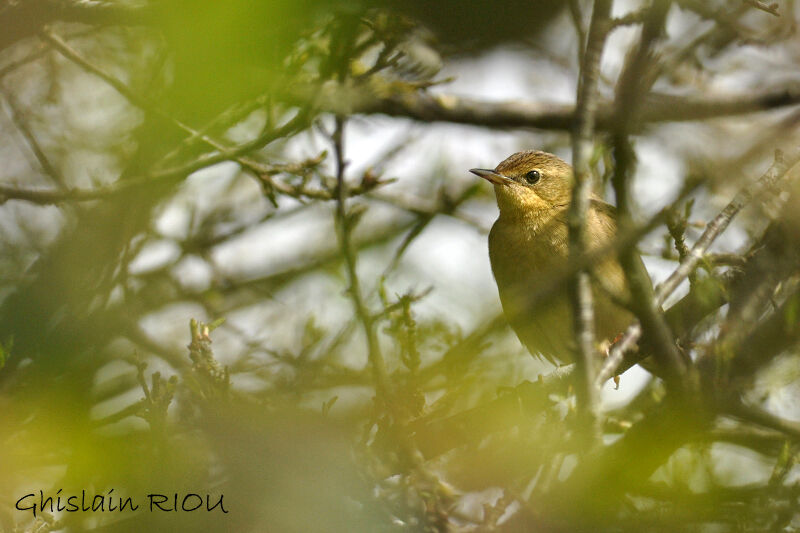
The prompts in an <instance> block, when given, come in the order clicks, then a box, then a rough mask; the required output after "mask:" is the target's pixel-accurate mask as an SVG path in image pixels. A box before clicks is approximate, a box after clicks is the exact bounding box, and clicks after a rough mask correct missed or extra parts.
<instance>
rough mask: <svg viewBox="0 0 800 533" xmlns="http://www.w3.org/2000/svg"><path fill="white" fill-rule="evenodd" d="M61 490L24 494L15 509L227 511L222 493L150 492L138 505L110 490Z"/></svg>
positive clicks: (55, 510) (127, 497) (32, 510)
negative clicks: (53, 492) (78, 492)
mask: <svg viewBox="0 0 800 533" xmlns="http://www.w3.org/2000/svg"><path fill="white" fill-rule="evenodd" d="M62 490H63V489H58V491H57V492H56V493H55V494H53V495H51V496H45V494H44V491H42V490H40V491H39V494H35V493H30V494H26V495H25V496H23V497H21V498H20V499H18V500H17V504H16V508H17V510H19V511H30V512H32V513H33V516H34V517H35V516H36V515H37V514H38V513H41V512H42V511H46V512H49V513H56V512H58V513H61V512H67V513H75V512H79V511H82V512H84V513H88V512H92V513H106V512H115V511H116V512H123V511H138V510H139V508H140V505H141V504H144V506H145V507H144V510H147V511H150V512H151V513H153V512H192V511H206V512H212V511H216V512H222V513H226V514H227V513H228V510H227V509H226V508H225V504H224V502H223V497H224V495H223V494H219V495H215V496H211V495H210V494H204V495H200V494H195V493H193V492H190V493H188V494H178V493H171V494H158V493H152V494H147V495H146V496H145V499H144V500H143V501H142V502H141V504H140V503H137V502H135V501H134V500H133V498H132V497H130V496H126V497H122V496H117V495H115V494H113V493H114V489H111V490H109V491H108V492H107V493H105V494H95V495H91V494H86V491H85V490H82V491H81V493H80V494H71V495H66V494H63V493H62Z"/></svg>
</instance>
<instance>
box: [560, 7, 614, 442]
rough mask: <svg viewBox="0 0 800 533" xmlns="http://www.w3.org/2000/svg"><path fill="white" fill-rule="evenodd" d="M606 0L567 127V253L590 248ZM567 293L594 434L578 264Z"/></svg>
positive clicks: (581, 394) (590, 313) (588, 300)
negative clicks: (570, 175) (571, 181)
mask: <svg viewBox="0 0 800 533" xmlns="http://www.w3.org/2000/svg"><path fill="white" fill-rule="evenodd" d="M610 14H611V0H596V1H595V3H594V8H593V10H592V20H591V23H590V25H589V36H588V37H587V42H586V51H585V52H584V54H583V64H582V65H581V71H580V79H579V81H578V95H577V103H576V109H575V129H574V130H573V132H572V158H573V168H574V171H575V186H574V188H573V190H572V201H571V203H570V206H569V210H568V213H567V222H568V225H569V256H570V258H571V259H574V258H576V257H580V256H581V255H583V254H584V253H585V250H588V249H589V248H590V243H589V236H588V231H587V228H586V214H587V213H588V211H589V198H590V196H591V194H592V177H591V171H590V169H589V158H590V157H591V151H592V141H593V136H594V129H595V113H596V111H597V103H598V97H597V80H598V77H599V75H600V59H601V58H602V55H603V48H604V47H605V43H606V37H607V36H608V19H609V17H610ZM569 294H570V300H571V303H572V312H573V317H572V318H573V320H572V323H573V326H574V331H575V333H576V338H577V340H578V359H577V371H578V375H579V380H580V382H579V384H578V388H577V401H578V406H579V408H580V409H582V410H583V414H584V416H585V417H586V424H587V428H590V435H591V436H592V437H593V438H594V439H595V440H596V439H597V438H598V437H599V430H600V426H599V423H598V420H599V417H598V412H597V409H598V408H599V403H600V402H599V401H598V400H599V392H600V390H599V388H598V387H595V384H594V381H595V375H596V374H597V364H596V360H597V349H596V347H595V345H594V307H593V303H592V288H591V284H590V279H589V273H588V272H587V271H585V270H581V271H579V272H578V273H577V275H576V276H575V277H574V278H573V279H571V280H570V283H569Z"/></svg>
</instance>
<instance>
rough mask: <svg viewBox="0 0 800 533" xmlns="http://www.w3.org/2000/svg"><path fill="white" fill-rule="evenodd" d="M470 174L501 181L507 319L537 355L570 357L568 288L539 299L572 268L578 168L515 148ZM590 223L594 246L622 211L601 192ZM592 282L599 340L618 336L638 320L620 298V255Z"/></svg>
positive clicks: (495, 253) (497, 244) (500, 264)
mask: <svg viewBox="0 0 800 533" xmlns="http://www.w3.org/2000/svg"><path fill="white" fill-rule="evenodd" d="M470 172H472V173H473V174H476V175H478V176H480V177H481V178H484V179H486V180H487V181H489V182H490V183H492V184H493V185H494V191H495V195H496V197H497V205H498V207H499V208H500V217H499V218H498V219H497V221H496V222H495V223H494V225H493V226H492V230H491V232H490V233H489V259H490V260H491V263H492V272H493V273H494V277H495V280H496V281H497V289H498V291H499V293H500V301H501V303H502V304H503V311H504V313H505V315H506V318H507V319H508V321H509V323H510V324H511V326H512V327H513V328H514V331H515V332H516V333H517V336H518V337H519V338H520V340H521V341H522V343H523V344H525V346H526V347H527V348H528V350H529V351H530V352H531V353H532V354H533V355H541V356H543V357H544V358H546V359H547V360H548V361H550V362H551V363H557V362H562V363H565V362H570V361H571V360H572V359H573V353H574V350H575V346H576V344H575V342H574V340H573V339H574V335H573V328H572V314H571V310H570V305H569V297H568V294H567V288H566V286H564V287H563V288H559V289H557V290H554V291H553V292H552V293H550V294H549V295H545V296H544V298H543V299H541V298H540V299H539V301H538V302H531V300H532V299H533V295H534V294H539V295H541V293H542V290H543V289H546V287H545V286H543V284H546V283H549V282H551V281H552V280H553V276H554V275H556V274H557V273H558V272H559V271H560V270H563V269H564V268H565V267H566V266H567V262H568V254H569V249H568V248H569V245H568V227H567V209H568V208H569V204H570V200H571V198H572V185H573V182H574V176H573V172H572V167H571V166H570V165H569V164H567V163H565V162H564V161H563V160H561V159H559V158H558V157H556V156H554V155H553V154H549V153H547V152H539V151H526V152H518V153H516V154H513V155H512V156H510V157H508V158H507V159H506V160H504V161H503V162H501V163H500V164H499V165H497V168H495V169H494V170H487V169H482V168H473V169H472V170H470ZM586 223H587V230H588V235H589V243H590V249H596V248H599V247H602V246H603V245H605V244H608V243H609V242H610V241H611V240H612V239H613V238H614V236H615V234H616V227H617V224H616V211H615V209H614V207H613V206H611V205H609V204H607V203H605V202H603V201H602V200H601V199H599V198H597V197H595V196H593V197H592V199H591V202H590V207H589V212H588V214H587V221H586ZM641 267H642V268H643V269H644V264H642V265H641ZM592 288H593V291H592V292H593V296H594V310H595V332H596V336H597V339H598V341H603V340H604V339H605V340H606V341H608V340H611V339H614V338H615V337H616V336H617V335H619V334H621V333H622V332H623V331H625V329H626V328H627V327H628V326H629V325H630V324H631V323H632V322H633V320H634V317H633V315H632V314H631V313H630V312H629V311H628V310H627V309H625V308H623V307H620V306H619V305H617V304H616V303H615V298H614V297H612V295H614V296H616V297H617V298H621V299H625V298H627V297H628V289H627V287H626V284H625V276H624V273H623V271H622V267H620V265H619V263H618V262H617V261H616V258H611V257H610V258H608V259H605V260H603V261H600V262H598V263H597V264H596V265H594V266H593V267H592ZM617 301H618V300H617Z"/></svg>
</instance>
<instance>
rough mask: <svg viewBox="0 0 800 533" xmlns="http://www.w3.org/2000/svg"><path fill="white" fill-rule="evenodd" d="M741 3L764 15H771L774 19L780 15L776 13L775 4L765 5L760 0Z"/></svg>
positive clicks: (743, 0) (745, 0) (747, 0)
mask: <svg viewBox="0 0 800 533" xmlns="http://www.w3.org/2000/svg"><path fill="white" fill-rule="evenodd" d="M742 2H744V3H745V4H749V5H751V6H753V7H754V8H756V9H760V10H761V11H764V12H765V13H769V14H770V15H773V16H775V17H780V16H781V14H780V13H779V12H778V4H777V3H773V4H766V3H764V2H761V1H760V0H742Z"/></svg>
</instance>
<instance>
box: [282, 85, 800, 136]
mask: <svg viewBox="0 0 800 533" xmlns="http://www.w3.org/2000/svg"><path fill="white" fill-rule="evenodd" d="M327 90H328V94H324V92H323V96H322V97H321V103H320V105H321V107H322V109H326V110H328V111H333V112H336V111H337V110H341V111H345V110H347V111H351V112H354V113H364V114H369V113H382V114H386V115H390V116H396V117H407V118H412V119H415V120H419V121H421V122H452V123H456V124H468V125H473V126H483V127H489V128H498V129H507V128H535V129H541V130H557V131H569V130H570V129H571V128H572V124H573V123H574V119H575V107H574V106H572V105H570V104H560V103H546V102H531V101H506V102H486V101H481V100H476V99H472V98H465V97H460V96H456V95H452V94H438V95H437V94H431V93H429V92H425V91H411V90H409V89H408V88H403V87H398V88H394V89H393V88H388V89H384V90H382V91H378V92H377V94H385V93H386V92H388V93H389V94H388V95H384V96H381V97H376V96H375V94H376V92H373V91H367V90H364V91H362V92H360V93H359V92H356V94H353V93H348V92H347V91H344V90H342V89H337V88H328V89H327ZM318 92H319V90H318V89H316V88H315V89H314V90H311V89H309V93H310V94H314V95H316V94H317V93H318ZM309 97H310V95H309ZM290 98H291V95H290ZM295 98H296V96H295ZM304 100H305V101H307V99H304ZM612 104H613V103H612V102H609V101H607V100H603V101H601V102H600V103H599V105H598V113H597V117H596V120H597V129H598V130H603V131H610V130H613V129H614V127H615V123H614V116H613V105H612ZM798 104H800V88H798V87H797V86H795V85H791V86H787V87H783V88H777V89H773V90H770V91H764V92H758V93H744V94H733V95H732V94H716V95H714V94H712V95H709V94H703V95H695V96H685V97H683V96H674V95H665V94H656V93H654V94H651V95H650V96H648V97H646V98H645V100H644V102H643V104H642V109H641V115H640V119H639V124H640V125H644V124H649V123H659V122H686V121H696V120H705V119H709V118H715V117H724V116H734V115H742V114H746V113H753V112H759V111H767V110H771V109H779V108H783V107H787V106H794V105H798Z"/></svg>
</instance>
